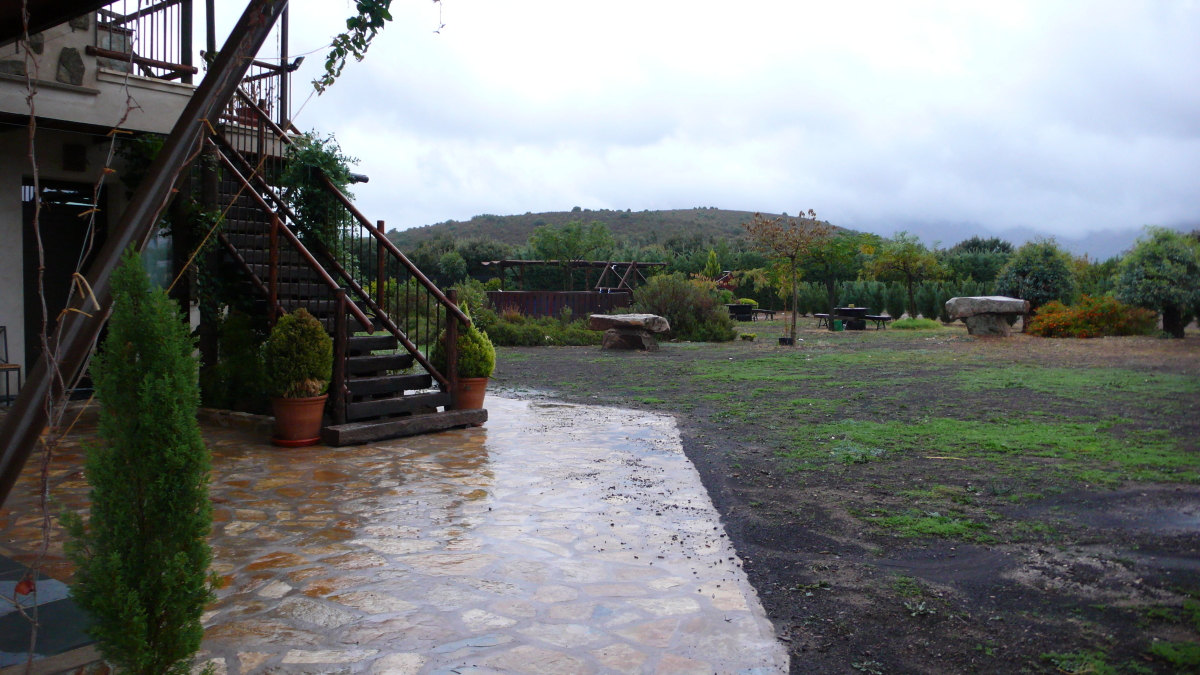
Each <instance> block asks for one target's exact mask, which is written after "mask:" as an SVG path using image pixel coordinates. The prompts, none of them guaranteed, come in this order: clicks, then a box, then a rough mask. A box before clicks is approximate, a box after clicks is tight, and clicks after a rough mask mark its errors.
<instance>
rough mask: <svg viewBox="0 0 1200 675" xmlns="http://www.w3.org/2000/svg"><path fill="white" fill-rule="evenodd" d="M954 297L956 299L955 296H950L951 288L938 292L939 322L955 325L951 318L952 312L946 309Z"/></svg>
mask: <svg viewBox="0 0 1200 675" xmlns="http://www.w3.org/2000/svg"><path fill="white" fill-rule="evenodd" d="M952 297H955V296H953V295H951V294H950V289H949V288H942V289H941V290H939V291H938V294H937V303H938V306H937V311H938V313H937V317H938V321H941V322H942V323H954V320H953V319H951V318H950V310H948V309H946V303H947V302H948V301H949V300H950V298H952Z"/></svg>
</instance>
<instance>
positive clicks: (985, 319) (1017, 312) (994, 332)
mask: <svg viewBox="0 0 1200 675" xmlns="http://www.w3.org/2000/svg"><path fill="white" fill-rule="evenodd" d="M946 313H947V314H949V315H950V319H951V320H953V319H962V320H963V323H965V324H967V332H968V333H970V334H971V335H980V336H999V337H1008V336H1009V335H1012V327H1011V326H1010V325H1009V323H1008V319H1009V317H1013V316H1021V315H1024V314H1028V313H1029V301H1028V300H1021V299H1020V298H1008V297H1005V296H1003V295H985V296H981V297H973V298H950V299H949V300H948V301H947V302H946Z"/></svg>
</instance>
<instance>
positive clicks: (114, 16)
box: [87, 0, 197, 83]
mask: <svg viewBox="0 0 1200 675" xmlns="http://www.w3.org/2000/svg"><path fill="white" fill-rule="evenodd" d="M93 25H94V27H95V28H94V29H95V38H96V39H95V43H94V46H89V47H88V49H87V52H88V53H89V54H91V55H93V56H96V57H97V59H98V61H99V63H100V65H101V66H102V67H105V68H110V69H112V70H118V71H121V72H126V73H132V74H134V75H143V76H146V77H153V78H157V79H162V80H174V79H179V80H181V81H183V82H186V83H191V82H192V76H193V75H195V74H196V72H197V69H196V68H195V67H193V66H192V2H191V0H161V1H160V2H148V1H147V0H118V1H117V2H113V3H111V4H109V5H107V6H105V7H103V8H102V9H100V10H99V11H97V13H96V22H95V23H94V24H93Z"/></svg>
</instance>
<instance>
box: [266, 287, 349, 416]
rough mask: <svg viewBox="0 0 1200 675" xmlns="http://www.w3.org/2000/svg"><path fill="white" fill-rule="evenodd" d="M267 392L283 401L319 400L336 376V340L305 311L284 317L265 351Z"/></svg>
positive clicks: (302, 309)
mask: <svg viewBox="0 0 1200 675" xmlns="http://www.w3.org/2000/svg"><path fill="white" fill-rule="evenodd" d="M263 359H264V361H265V365H266V371H267V390H268V393H270V394H271V395H272V396H278V397H280V398H307V397H310V396H320V395H321V394H324V393H325V391H326V389H327V388H328V387H329V378H330V376H331V374H332V372H333V339H332V338H330V337H329V333H326V332H325V327H324V326H322V325H321V322H320V321H317V319H316V318H315V317H314V316H313V315H312V314H309V313H308V310H306V309H304V308H303V307H302V308H300V309H297V310H296V311H294V312H292V313H291V314H288V315H287V316H284V317H281V318H280V319H279V321H278V322H277V323H276V324H275V328H274V329H273V330H272V331H271V337H269V338H267V344H266V346H265V347H263Z"/></svg>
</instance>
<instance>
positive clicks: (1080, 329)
mask: <svg viewBox="0 0 1200 675" xmlns="http://www.w3.org/2000/svg"><path fill="white" fill-rule="evenodd" d="M1156 323H1157V321H1156V318H1155V316H1154V312H1151V311H1150V310H1148V309H1140V308H1138V307H1130V306H1129V305H1126V304H1124V303H1122V302H1120V301H1119V300H1117V299H1116V298H1110V297H1099V298H1093V297H1089V296H1086V295H1085V296H1083V299H1082V300H1080V301H1079V304H1078V305H1075V306H1074V307H1067V306H1066V305H1064V304H1062V303H1061V302H1058V301H1057V300H1056V301H1054V302H1050V303H1048V304H1046V305H1043V306H1042V308H1041V310H1039V311H1038V313H1037V316H1035V317H1033V319H1032V320H1031V321H1030V322H1029V328H1028V329H1026V332H1028V333H1032V334H1033V335H1038V336H1041V337H1074V338H1093V337H1104V336H1105V335H1149V334H1150V333H1152V332H1154V328H1155V324H1156Z"/></svg>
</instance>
